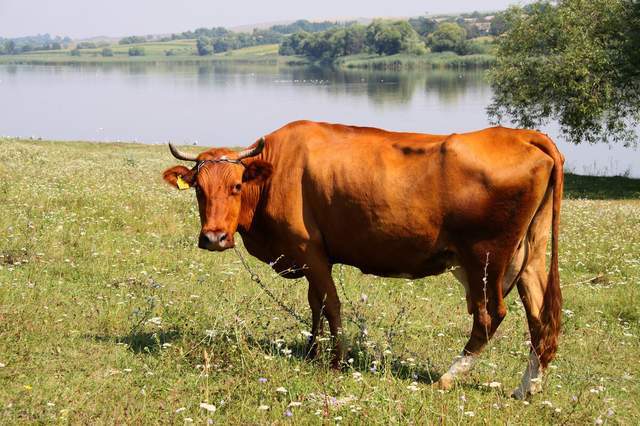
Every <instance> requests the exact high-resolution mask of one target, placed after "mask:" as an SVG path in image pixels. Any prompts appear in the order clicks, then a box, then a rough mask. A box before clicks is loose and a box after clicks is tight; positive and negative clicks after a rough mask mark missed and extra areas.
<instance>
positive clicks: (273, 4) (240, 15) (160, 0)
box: [0, 0, 523, 38]
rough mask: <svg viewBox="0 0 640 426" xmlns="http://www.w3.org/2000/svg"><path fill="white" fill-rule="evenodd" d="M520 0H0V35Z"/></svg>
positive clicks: (388, 12) (117, 31)
mask: <svg viewBox="0 0 640 426" xmlns="http://www.w3.org/2000/svg"><path fill="white" fill-rule="evenodd" d="M522 2H523V1H522V0H485V1H473V0H448V1H424V0H423V1H420V0H316V1H308V0H307V1H305V0H262V1H256V0H253V1H249V0H223V1H218V0H173V1H169V0H0V37H17V36H23V35H33V34H38V33H50V34H52V35H68V36H70V37H74V38H77V37H92V36H99V35H107V36H125V35H133V34H137V35H144V34H158V33H171V32H180V31H186V30H189V29H195V28H197V27H212V26H226V27H232V26H238V25H245V24H255V23H260V22H273V21H281V20H290V19H298V18H304V19H319V18H343V17H375V16H389V17H390V16H417V15H422V14H424V13H425V12H428V13H444V12H465V11H469V12H471V11H473V10H499V9H503V8H505V7H506V6H507V5H509V4H517V3H522Z"/></svg>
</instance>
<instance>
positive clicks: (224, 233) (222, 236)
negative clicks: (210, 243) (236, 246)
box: [218, 232, 227, 242]
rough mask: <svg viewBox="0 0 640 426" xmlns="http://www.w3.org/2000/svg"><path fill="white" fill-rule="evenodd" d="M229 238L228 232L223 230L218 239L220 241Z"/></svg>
mask: <svg viewBox="0 0 640 426" xmlns="http://www.w3.org/2000/svg"><path fill="white" fill-rule="evenodd" d="M226 240H227V233H226V232H223V233H222V234H220V237H219V239H218V241H220V242H223V241H226Z"/></svg>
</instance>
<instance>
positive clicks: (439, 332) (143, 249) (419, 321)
mask: <svg viewBox="0 0 640 426" xmlns="http://www.w3.org/2000/svg"><path fill="white" fill-rule="evenodd" d="M173 164H175V161H174V159H172V157H171V156H170V155H169V153H168V150H167V149H166V147H164V146H144V145H133V144H98V143H82V142H77V143H69V142H65V143H62V142H59V143H58V142H57V143H49V142H39V141H18V140H0V180H1V181H2V185H1V186H0V202H1V205H2V207H3V210H2V212H3V214H2V216H0V230H1V231H0V424H16V423H54V422H61V423H73V424H114V423H117V424H123V423H127V424H152V423H175V424H184V423H185V422H195V423H199V424H202V423H205V422H209V423H211V422H213V423H228V424H258V423H260V424H264V423H275V424H307V423H312V424H324V423H326V424H334V423H344V424H367V425H368V424H388V423H416V424H429V423H446V424H457V423H465V424H466V423H471V424H498V423H503V424H504V423H508V424H523V425H530V424H549V423H557V424H594V422H595V423H596V424H601V423H607V424H629V425H631V424H637V422H638V419H639V418H640V403H639V400H638V395H640V384H639V383H640V382H639V379H640V364H639V362H638V354H639V353H640V341H639V336H640V303H639V302H640V181H639V180H632V179H624V178H618V179H609V178H582V177H579V176H571V177H570V178H568V179H567V188H566V193H567V198H568V199H567V200H566V201H565V203H564V204H563V217H562V233H561V240H560V243H561V252H560V253H561V257H560V261H561V263H560V267H561V275H562V285H563V292H564V300H565V306H564V312H565V315H564V326H563V335H562V339H561V346H560V351H559V354H558V358H557V360H556V361H555V362H554V364H553V368H552V369H551V370H550V373H549V374H548V376H547V378H546V380H545V391H544V392H543V393H542V394H540V395H537V396H535V397H534V398H532V399H531V400H529V401H525V402H521V401H515V400H512V399H510V398H509V397H508V395H509V392H510V390H511V389H512V388H513V387H515V386H516V384H517V383H518V381H519V379H520V376H521V373H522V370H523V369H524V366H525V362H526V358H527V353H528V347H527V340H528V335H527V332H526V326H525V318H524V312H523V309H522V306H521V303H520V302H519V300H518V297H517V295H516V294H515V292H514V294H511V295H510V296H509V297H508V299H507V302H508V310H509V313H508V315H507V318H506V319H505V321H504V322H503V324H502V326H501V328H500V329H499V330H498V333H497V336H496V337H495V338H494V339H493V340H492V342H491V344H490V345H489V347H488V348H487V350H486V352H484V353H483V355H482V357H481V361H480V362H479V364H478V365H477V367H476V368H475V370H473V372H472V373H471V374H470V375H469V376H468V377H466V378H464V380H462V381H461V382H460V383H458V384H457V385H456V386H455V387H454V388H453V390H451V391H449V392H440V391H438V390H435V389H433V388H432V386H431V385H430V383H431V382H432V381H433V380H435V379H437V378H438V376H439V375H440V374H442V373H443V372H444V371H445V370H446V368H448V366H449V363H450V361H451V360H452V358H453V357H454V356H455V355H456V354H457V353H458V352H459V351H460V350H461V348H462V347H463V345H464V343H465V341H466V339H467V334H468V332H469V330H470V327H471V318H470V317H469V316H468V315H467V314H466V307H465V302H464V300H463V290H462V288H461V286H460V285H458V284H457V283H456V282H455V281H454V279H453V277H451V276H450V275H443V276H440V277H433V278H428V279H421V280H412V281H409V280H404V279H383V278H377V277H373V276H368V275H363V274H361V273H360V272H359V271H357V270H355V269H353V268H349V267H340V266H336V267H334V277H335V278H336V280H337V282H338V283H340V284H339V292H340V295H341V297H342V300H343V315H344V318H345V321H344V322H345V324H346V329H345V337H344V338H345V340H346V342H347V345H348V346H349V347H350V348H351V354H350V357H351V358H352V359H353V361H352V362H351V363H348V364H347V366H346V367H345V369H344V371H342V372H341V373H336V372H332V371H330V370H329V369H328V363H327V360H326V359H324V360H321V361H319V362H316V363H311V362H307V361H304V360H303V359H302V358H303V350H304V349H303V348H304V342H305V339H306V338H305V334H304V333H306V331H307V326H306V325H304V324H302V323H300V322H298V321H296V320H295V319H293V318H292V317H291V316H289V315H288V314H287V313H286V312H284V311H282V310H281V309H280V307H279V306H278V305H277V304H276V303H275V302H274V301H273V300H271V299H270V298H269V297H268V296H267V295H266V294H265V293H264V292H263V290H261V289H260V288H258V287H256V285H255V284H254V283H252V282H251V280H250V279H249V274H248V273H247V272H246V271H245V270H243V268H242V267H241V265H240V263H239V260H238V258H237V256H236V254H235V253H234V252H233V251H227V252H224V253H220V254H212V253H208V252H204V251H202V250H198V249H197V248H196V236H197V232H198V230H199V220H198V215H197V208H196V204H195V200H194V195H193V194H192V193H190V192H188V191H184V192H178V191H175V190H172V189H171V188H169V187H168V186H167V185H166V184H164V183H163V182H161V178H160V173H161V172H162V170H164V168H166V167H168V166H171V165H173ZM591 188H593V189H595V192H593V193H592V192H591V190H590V189H591ZM591 195H593V196H594V197H595V198H597V200H591V199H583V198H578V197H589V196H591ZM240 251H241V252H243V253H246V252H244V251H243V249H242V248H240ZM249 262H250V264H251V266H252V268H254V269H255V270H256V271H257V273H258V274H259V275H260V276H261V277H262V278H263V280H264V281H265V282H266V284H267V286H268V287H269V289H270V290H271V291H272V292H273V293H274V294H275V296H276V297H277V298H278V300H281V301H282V302H283V303H285V304H286V305H287V306H290V307H291V308H292V309H294V310H295V311H296V312H298V313H300V315H302V316H303V317H304V318H306V317H307V316H309V310H308V307H307V301H306V287H307V286H306V283H305V282H304V281H303V280H294V281H288V280H283V279H280V278H278V277H274V275H273V273H272V272H271V271H270V269H269V267H268V266H267V265H264V264H261V263H259V262H258V261H256V260H254V259H251V258H249ZM363 329H366V330H367V332H366V333H362V330H363ZM489 383H491V386H489Z"/></svg>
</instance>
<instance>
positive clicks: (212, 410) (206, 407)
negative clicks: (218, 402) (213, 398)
mask: <svg viewBox="0 0 640 426" xmlns="http://www.w3.org/2000/svg"><path fill="white" fill-rule="evenodd" d="M200 408H202V409H203V410H207V411H208V412H210V413H215V412H216V406H215V405H213V404H207V403H206V402H201V403H200Z"/></svg>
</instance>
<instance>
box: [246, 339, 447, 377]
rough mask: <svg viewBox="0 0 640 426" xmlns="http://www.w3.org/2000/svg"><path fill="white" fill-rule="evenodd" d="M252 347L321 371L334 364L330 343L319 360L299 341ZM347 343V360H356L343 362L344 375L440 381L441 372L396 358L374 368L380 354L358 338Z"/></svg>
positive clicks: (252, 342) (256, 343) (253, 343)
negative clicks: (386, 374)
mask: <svg viewBox="0 0 640 426" xmlns="http://www.w3.org/2000/svg"><path fill="white" fill-rule="evenodd" d="M249 344H250V345H251V346H253V347H255V348H257V349H259V350H261V351H262V352H264V353H265V354H266V355H269V356H274V357H280V358H294V359H296V360H298V361H305V362H310V363H313V364H314V365H316V366H317V367H319V368H329V367H330V364H331V350H330V347H331V345H330V343H329V342H325V344H324V345H321V346H320V348H321V350H319V351H318V356H317V357H316V358H315V359H311V358H310V357H309V345H308V344H307V343H306V342H304V341H301V340H299V339H294V340H293V341H284V342H283V343H282V344H281V345H280V347H278V346H277V345H276V344H274V342H273V341H272V340H268V339H257V340H253V339H250V340H249ZM343 344H344V347H345V348H347V350H346V351H345V356H344V360H352V361H351V362H348V361H344V362H342V371H343V372H358V373H361V374H376V375H379V374H384V373H386V372H387V371H390V372H391V373H392V375H393V376H394V377H397V378H399V379H402V380H410V381H414V382H418V383H422V384H433V383H435V382H437V381H438V379H440V376H441V373H439V372H437V371H436V370H434V369H432V368H430V367H429V366H425V365H420V366H410V365H408V364H407V363H406V362H404V363H403V362H402V360H401V359H400V358H398V357H393V356H386V357H385V360H384V362H378V363H376V365H375V367H374V365H373V363H372V361H373V360H379V359H380V356H379V355H378V354H374V353H373V352H371V351H370V350H369V349H367V348H363V347H362V346H359V345H358V342H357V341H356V340H355V339H354V340H353V341H349V340H348V339H343ZM289 351H290V352H289Z"/></svg>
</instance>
